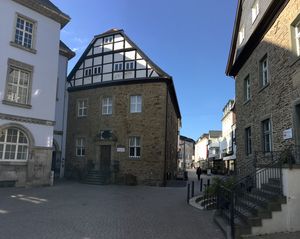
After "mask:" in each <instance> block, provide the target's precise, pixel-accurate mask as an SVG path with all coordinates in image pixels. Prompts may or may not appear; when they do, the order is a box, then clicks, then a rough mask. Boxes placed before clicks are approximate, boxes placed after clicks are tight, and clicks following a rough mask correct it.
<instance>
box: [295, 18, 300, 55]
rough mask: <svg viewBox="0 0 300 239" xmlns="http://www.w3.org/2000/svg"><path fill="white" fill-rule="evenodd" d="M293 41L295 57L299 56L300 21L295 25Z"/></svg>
mask: <svg viewBox="0 0 300 239" xmlns="http://www.w3.org/2000/svg"><path fill="white" fill-rule="evenodd" d="M295 41H296V52H297V56H300V21H299V22H298V23H297V24H296V25H295Z"/></svg>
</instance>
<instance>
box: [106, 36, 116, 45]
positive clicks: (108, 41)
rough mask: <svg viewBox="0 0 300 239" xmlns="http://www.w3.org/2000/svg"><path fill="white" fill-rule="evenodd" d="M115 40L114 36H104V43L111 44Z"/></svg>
mask: <svg viewBox="0 0 300 239" xmlns="http://www.w3.org/2000/svg"><path fill="white" fill-rule="evenodd" d="M113 40H114V37H113V36H108V37H105V38H104V44H110V43H112V42H113Z"/></svg>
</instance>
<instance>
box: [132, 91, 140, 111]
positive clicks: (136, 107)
mask: <svg viewBox="0 0 300 239" xmlns="http://www.w3.org/2000/svg"><path fill="white" fill-rule="evenodd" d="M140 112H142V96H141V95H132V96H130V113H140Z"/></svg>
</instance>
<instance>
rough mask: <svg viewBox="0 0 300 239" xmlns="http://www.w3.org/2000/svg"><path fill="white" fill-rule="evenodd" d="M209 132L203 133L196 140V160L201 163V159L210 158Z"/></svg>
mask: <svg viewBox="0 0 300 239" xmlns="http://www.w3.org/2000/svg"><path fill="white" fill-rule="evenodd" d="M208 137H209V135H208V134H203V135H201V137H200V138H199V139H198V140H197V141H196V142H195V162H196V163H199V161H203V160H207V159H208V148H207V146H208Z"/></svg>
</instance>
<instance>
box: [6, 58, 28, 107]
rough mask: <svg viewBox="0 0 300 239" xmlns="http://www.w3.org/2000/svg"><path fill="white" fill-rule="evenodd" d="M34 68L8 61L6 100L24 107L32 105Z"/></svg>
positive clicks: (11, 60)
mask: <svg viewBox="0 0 300 239" xmlns="http://www.w3.org/2000/svg"><path fill="white" fill-rule="evenodd" d="M32 71H33V66H30V65H27V64H25V63H22V62H18V61H15V60H13V59H8V75H7V84H6V92H5V93H6V95H5V100H6V101H7V102H13V103H18V104H22V105H29V104H30V94H31V81H32Z"/></svg>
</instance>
